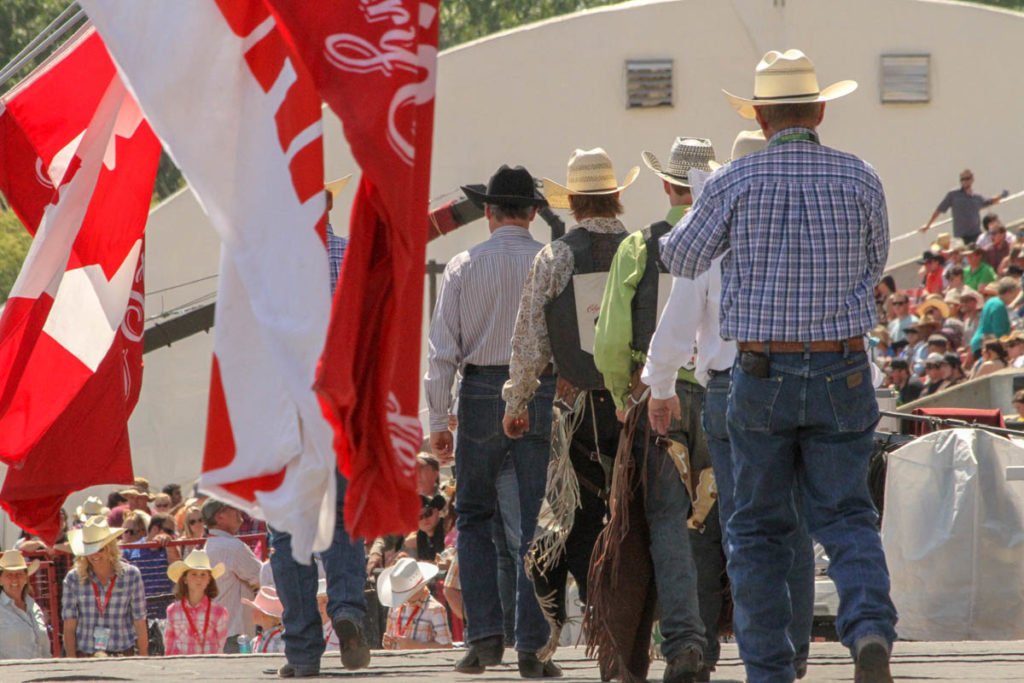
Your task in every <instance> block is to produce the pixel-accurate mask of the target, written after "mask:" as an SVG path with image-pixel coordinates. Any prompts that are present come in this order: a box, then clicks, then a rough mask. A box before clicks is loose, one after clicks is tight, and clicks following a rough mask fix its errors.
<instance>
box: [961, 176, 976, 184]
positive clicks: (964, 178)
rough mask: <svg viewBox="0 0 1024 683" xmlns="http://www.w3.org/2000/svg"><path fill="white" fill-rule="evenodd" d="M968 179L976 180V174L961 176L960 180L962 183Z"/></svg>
mask: <svg viewBox="0 0 1024 683" xmlns="http://www.w3.org/2000/svg"><path fill="white" fill-rule="evenodd" d="M968 180H974V176H972V175H965V176H962V177H961V178H960V182H961V183H963V182H966V181H968Z"/></svg>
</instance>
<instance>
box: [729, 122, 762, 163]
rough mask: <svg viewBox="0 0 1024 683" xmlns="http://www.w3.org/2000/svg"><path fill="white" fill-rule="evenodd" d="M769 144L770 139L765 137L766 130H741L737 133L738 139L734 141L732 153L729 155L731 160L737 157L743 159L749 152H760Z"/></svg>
mask: <svg viewBox="0 0 1024 683" xmlns="http://www.w3.org/2000/svg"><path fill="white" fill-rule="evenodd" d="M767 146H768V141H767V140H765V139H764V132H763V131H762V130H761V129H760V128H758V129H757V130H741V131H740V132H739V133H737V134H736V139H735V140H733V141H732V155H731V156H730V157H729V160H730V161H736V160H737V159H742V158H743V157H745V156H747V155H748V154H753V153H754V152H760V151H761V150H762V149H764V148H765V147H767Z"/></svg>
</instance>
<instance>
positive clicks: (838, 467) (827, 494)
mask: <svg viewBox="0 0 1024 683" xmlns="http://www.w3.org/2000/svg"><path fill="white" fill-rule="evenodd" d="M743 357H744V354H741V355H740V358H739V359H738V360H737V362H736V365H735V367H734V368H733V384H732V389H731V392H730V394H729V406H728V411H727V419H728V428H729V429H728V431H729V438H730V443H731V445H732V459H733V475H734V477H735V482H734V501H735V510H734V512H733V514H732V516H731V517H730V519H729V524H728V537H729V546H730V553H729V575H730V577H731V578H732V582H733V596H734V600H735V606H736V609H735V622H736V636H737V641H738V643H739V647H740V656H741V657H742V658H743V662H744V664H745V666H746V670H747V678H748V680H750V681H752V683H762V682H765V681H783V682H785V683H790V682H791V681H792V680H793V679H794V671H793V657H794V651H793V645H792V643H791V642H790V639H789V637H788V636H787V633H786V630H787V628H788V627H789V625H790V622H791V620H792V605H791V602H790V599H789V593H788V591H787V590H786V581H787V578H788V576H789V572H790V569H791V567H792V565H793V560H794V554H793V548H792V546H791V543H790V541H789V539H790V538H791V537H792V535H793V534H794V533H796V532H797V530H798V529H799V526H800V525H799V521H798V518H797V514H796V511H795V510H794V507H793V490H794V486H795V487H796V489H797V491H798V494H799V500H800V502H801V506H802V508H803V513H804V518H805V519H806V520H807V528H808V530H809V531H810V533H811V536H812V537H813V538H814V539H815V540H817V541H818V542H819V543H821V544H822V545H823V546H824V547H825V551H826V552H827V553H828V555H829V558H830V560H831V562H830V566H829V576H830V577H831V578H832V581H833V582H834V583H835V585H836V589H837V591H838V593H839V615H838V618H837V620H836V630H837V631H838V633H839V638H840V640H841V641H842V642H843V644H844V645H846V646H847V647H850V648H852V647H853V645H854V643H856V641H857V640H858V639H860V638H861V637H863V636H866V635H878V636H881V637H883V638H885V639H886V640H888V641H889V642H892V641H893V640H895V637H896V632H895V628H894V626H895V624H896V609H895V607H894V606H893V604H892V601H891V600H890V598H889V571H888V568H887V566H886V563H885V555H884V553H883V552H882V541H881V536H880V535H879V532H878V526H877V524H878V513H877V511H876V510H875V506H874V503H872V501H871V496H870V494H869V492H868V485H867V467H868V461H869V460H870V458H871V452H872V441H873V435H874V427H875V424H877V422H878V404H877V402H876V401H875V390H874V387H873V386H872V385H871V372H870V370H869V369H868V360H867V355H866V354H864V353H863V352H848V353H780V354H772V355H771V357H770V370H769V372H768V377H765V378H759V377H755V376H753V375H751V374H748V373H747V372H744V371H743V369H742V365H743V362H742V359H743Z"/></svg>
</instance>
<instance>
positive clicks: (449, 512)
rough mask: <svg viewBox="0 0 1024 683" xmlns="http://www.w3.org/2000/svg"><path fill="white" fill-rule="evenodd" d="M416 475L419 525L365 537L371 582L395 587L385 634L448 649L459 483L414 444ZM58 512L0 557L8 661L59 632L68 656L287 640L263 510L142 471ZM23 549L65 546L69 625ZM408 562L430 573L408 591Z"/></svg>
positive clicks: (257, 648) (34, 651) (51, 553)
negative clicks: (49, 602) (251, 512)
mask: <svg viewBox="0 0 1024 683" xmlns="http://www.w3.org/2000/svg"><path fill="white" fill-rule="evenodd" d="M417 479H418V487H419V492H420V499H421V502H422V510H421V514H420V524H419V528H418V529H417V531H415V532H413V533H410V534H409V535H407V536H389V537H382V538H379V539H376V540H375V541H374V542H373V543H372V544H370V546H369V561H368V576H369V577H370V579H369V580H370V581H371V582H372V583H374V584H375V583H376V582H377V581H378V580H379V581H380V583H381V585H382V587H383V590H384V591H385V592H386V595H387V596H390V597H386V598H385V599H381V600H380V604H381V612H380V614H379V623H380V624H381V625H382V626H383V625H386V633H385V632H382V633H380V634H379V636H380V637H381V639H382V641H383V643H384V645H385V646H386V647H390V648H394V649H407V648H414V647H425V646H427V645H429V646H430V647H450V646H451V644H452V632H453V630H455V631H456V632H459V631H458V629H459V628H460V621H459V620H460V617H461V610H459V609H458V607H459V606H460V603H459V601H458V596H459V595H460V593H459V588H458V582H457V580H454V581H453V579H456V578H457V571H456V570H455V568H454V567H453V566H452V565H453V558H454V555H455V553H454V546H455V533H456V532H455V524H454V521H455V519H454V510H453V505H452V501H453V500H454V482H453V481H452V482H442V478H441V468H440V466H439V464H438V462H437V460H436V459H435V458H434V457H433V456H432V455H429V454H426V453H423V454H421V455H420V456H419V459H418V473H417ZM61 516H62V521H63V529H62V532H61V534H60V536H59V538H58V541H57V543H56V544H54V545H47V544H45V543H44V542H43V541H42V540H41V539H39V538H38V537H35V536H32V535H30V534H27V533H23V534H22V537H21V538H20V539H19V540H18V542H17V543H16V544H15V548H13V549H11V550H8V551H7V552H6V553H3V554H2V555H0V587H2V589H3V590H2V592H0V627H2V628H4V630H5V634H10V637H8V636H7V635H5V637H4V638H0V641H2V643H0V659H6V658H14V657H19V658H27V657H48V656H50V654H51V651H52V650H51V640H52V639H53V638H54V637H56V638H57V639H58V642H60V643H61V645H60V647H59V649H60V650H61V651H62V652H63V653H64V654H65V655H66V656H69V657H83V656H97V655H102V656H124V655H132V654H138V655H159V654H200V653H233V652H246V651H252V652H283V647H284V645H283V625H282V622H281V617H282V610H283V608H282V606H281V601H280V599H279V598H278V597H277V594H276V591H275V587H274V578H273V574H272V572H271V570H270V563H269V561H266V562H261V560H260V557H259V554H260V553H261V550H262V547H263V546H265V545H266V541H265V538H266V531H267V529H266V526H265V524H264V523H263V522H262V521H260V520H257V519H254V518H252V517H249V516H248V515H245V514H244V513H242V512H241V511H239V510H237V509H236V508H233V507H231V506H229V505H227V504H225V503H223V502H221V501H218V500H215V499H208V498H206V497H204V496H197V497H190V498H183V496H182V493H181V487H180V486H179V485H177V484H171V485H168V486H166V487H164V489H163V490H162V491H160V492H156V493H154V492H151V490H150V485H149V482H148V481H146V480H145V479H144V478H141V477H140V478H137V479H136V480H135V482H134V484H133V485H132V486H131V487H128V488H122V489H119V490H117V491H113V492H111V493H110V494H109V495H108V496H107V499H106V501H104V500H101V499H100V498H98V497H96V496H90V497H89V498H87V499H86V500H85V502H83V503H82V504H81V505H79V506H77V508H76V509H75V514H74V515H73V516H72V517H70V518H69V517H68V515H67V514H65V513H64V511H61ZM243 539H244V540H243ZM254 539H256V540H255V541H254ZM22 551H24V552H25V553H27V554H29V555H30V556H34V557H40V558H42V559H43V560H47V559H49V560H51V561H53V560H56V559H58V558H60V557H62V556H63V557H67V558H68V559H67V562H66V566H67V568H68V571H67V573H66V574H63V573H61V574H57V575H56V576H55V581H56V583H58V584H59V586H58V587H57V588H56V590H55V591H54V593H55V595H53V596H51V599H54V600H57V599H59V601H60V602H59V606H58V607H59V609H58V610H57V612H56V614H58V615H59V619H60V621H61V623H57V624H51V623H49V622H50V621H52V619H51V617H50V615H49V614H48V613H47V612H46V611H45V610H44V609H41V608H40V605H38V604H37V603H36V602H35V600H34V598H33V594H34V593H37V592H39V590H38V587H37V586H36V583H35V582H33V580H32V578H33V576H34V575H35V574H36V572H37V570H38V569H39V567H40V561H39V559H31V560H29V559H26V557H25V556H24V555H23V554H22ZM318 561H319V560H318ZM410 562H411V563H412V565H411V566H412V567H414V569H410V565H409V564H408V563H410ZM54 566H57V564H56V563H55V564H54ZM399 569H401V570H402V571H398V570H399ZM396 572H397V573H396ZM411 573H418V576H419V577H420V578H421V579H422V581H421V582H420V584H421V585H420V586H419V587H417V589H416V590H414V591H407V589H408V588H409V587H410V586H411V585H412V584H410V583H409V577H410V575H411ZM449 574H451V576H449V578H448V580H447V581H446V580H445V577H446V576H447V575H449ZM378 575H379V578H378ZM321 576H322V570H321ZM36 579H38V577H36ZM415 583H416V582H415V581H413V584H415ZM94 588H95V590H94ZM419 588H424V589H425V592H424V591H421V590H419ZM318 593H319V594H318V596H317V598H318V603H319V608H320V611H321V613H322V621H323V625H324V626H323V628H324V640H325V642H326V644H327V649H328V650H335V651H336V650H338V649H339V647H340V646H339V641H338V637H337V635H336V634H335V633H334V632H333V628H332V623H331V620H330V619H329V618H327V615H326V606H327V590H326V581H324V580H323V579H322V578H321V581H320V589H319V591H318ZM97 596H98V597H97ZM446 596H453V597H454V598H455V600H454V603H455V604H452V605H449V600H448V598H447V597H446ZM410 615H412V616H411V617H410ZM400 616H401V618H399V617H400Z"/></svg>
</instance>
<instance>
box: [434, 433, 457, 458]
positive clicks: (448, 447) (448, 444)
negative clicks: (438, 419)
mask: <svg viewBox="0 0 1024 683" xmlns="http://www.w3.org/2000/svg"><path fill="white" fill-rule="evenodd" d="M453 443H454V440H453V439H452V433H451V432H450V431H448V430H445V431H443V432H430V450H431V451H433V452H434V457H436V458H437V461H438V462H439V463H440V464H442V465H450V464H451V463H452V461H453V460H454V459H455V450H454V446H453Z"/></svg>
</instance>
